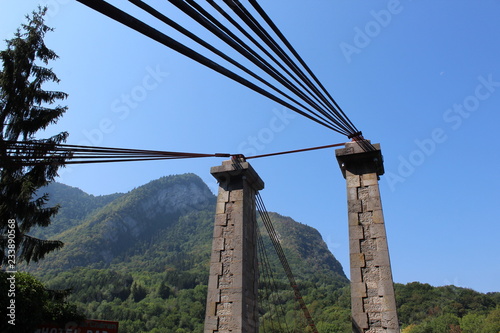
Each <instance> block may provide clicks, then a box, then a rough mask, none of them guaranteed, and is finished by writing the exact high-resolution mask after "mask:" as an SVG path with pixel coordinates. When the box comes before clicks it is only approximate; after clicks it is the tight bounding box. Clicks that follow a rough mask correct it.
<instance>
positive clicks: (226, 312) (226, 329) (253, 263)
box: [204, 158, 264, 333]
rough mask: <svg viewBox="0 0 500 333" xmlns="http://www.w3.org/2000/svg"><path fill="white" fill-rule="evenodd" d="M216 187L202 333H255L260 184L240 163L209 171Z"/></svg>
mask: <svg viewBox="0 0 500 333" xmlns="http://www.w3.org/2000/svg"><path fill="white" fill-rule="evenodd" d="M210 172H211V174H212V175H213V176H214V177H215V178H216V179H217V181H218V182H219V193H218V196H217V206H216V212H215V223H214V233H213V241H212V253H211V259H210V275H209V279H208V294H207V308H206V315H205V327H204V333H258V330H259V328H258V326H259V325H258V323H259V319H258V307H257V297H258V277H259V272H258V268H257V225H256V223H257V220H256V209H255V195H256V194H257V191H259V190H261V189H263V188H264V182H263V181H262V180H261V179H260V177H259V175H258V174H257V173H256V172H255V170H254V169H253V168H252V166H251V165H250V164H249V163H248V162H246V161H245V160H244V159H242V158H238V159H233V160H229V161H224V162H223V163H222V165H221V166H216V167H212V168H211V170H210Z"/></svg>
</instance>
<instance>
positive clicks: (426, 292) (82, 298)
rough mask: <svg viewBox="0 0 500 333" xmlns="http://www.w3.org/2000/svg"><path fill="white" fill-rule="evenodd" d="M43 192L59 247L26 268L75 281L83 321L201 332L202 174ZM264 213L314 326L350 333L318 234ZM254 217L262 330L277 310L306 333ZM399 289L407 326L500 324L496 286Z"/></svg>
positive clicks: (341, 283) (56, 280)
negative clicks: (261, 251) (121, 190)
mask: <svg viewBox="0 0 500 333" xmlns="http://www.w3.org/2000/svg"><path fill="white" fill-rule="evenodd" d="M41 193H49V194H50V196H51V201H50V204H51V205H54V204H59V205H61V209H60V212H59V214H58V215H57V217H56V218H55V219H54V221H53V223H52V225H51V226H50V227H49V228H45V229H44V230H36V231H35V232H36V233H38V234H39V235H43V236H45V237H50V238H51V239H59V240H62V241H63V242H64V243H65V246H64V248H63V249H62V250H60V251H58V252H55V253H51V254H50V255H48V256H47V257H46V258H45V259H44V260H43V261H41V262H40V263H39V264H37V265H32V264H30V266H29V267H24V268H25V269H27V270H29V272H31V273H33V274H34V275H35V276H37V277H39V278H40V279H41V280H42V281H43V282H44V283H45V284H46V285H47V287H49V288H51V289H68V288H71V289H72V294H71V295H70V296H69V298H68V301H70V302H72V303H74V304H76V305H77V306H78V307H79V308H80V309H81V310H82V311H83V312H84V313H85V314H86V316H87V317H88V318H92V319H104V320H117V321H119V322H120V333H139V332H147V333H160V332H175V333H187V332H200V333H201V332H202V331H203V319H204V314H205V299H206V292H207V280H208V263H209V257H210V249H211V240H212V232H213V230H212V228H213V223H214V212H215V201H216V197H215V195H214V194H212V193H211V191H210V190H209V189H208V187H207V186H206V184H204V183H203V181H202V180H201V179H200V178H199V177H197V176H196V175H193V174H184V175H178V176H168V177H163V178H160V179H158V180H155V181H152V182H150V183H148V184H146V185H143V186H141V187H139V188H136V189H134V190H132V191H130V192H128V193H126V194H112V195H108V196H92V195H89V194H86V193H84V192H83V191H81V190H79V189H76V188H72V187H69V186H66V185H63V184H58V183H54V184H51V185H50V186H48V187H47V188H44V189H43V191H41ZM270 217H271V220H272V221H273V224H274V227H275V229H276V232H277V233H278V235H279V239H280V242H281V245H282V247H283V250H284V252H285V254H286V257H287V259H288V261H289V263H290V266H291V268H292V271H293V272H294V274H295V276H296V280H297V282H298V284H299V286H300V288H301V291H302V294H303V298H304V301H305V302H306V304H307V305H308V307H309V310H310V312H311V314H312V315H313V318H314V320H315V321H316V324H317V327H318V330H319V332H321V333H330V332H346V333H347V332H351V324H350V309H349V308H350V289H349V285H348V280H347V278H346V276H345V274H344V272H343V270H342V267H341V265H340V263H339V262H338V261H337V260H336V259H335V257H334V256H333V255H332V253H331V252H330V251H329V250H328V248H327V246H326V244H325V243H324V241H323V240H322V238H321V235H320V234H319V233H318V231H317V230H315V229H313V228H311V227H309V226H307V225H305V224H301V223H298V222H296V221H294V220H293V219H291V218H290V217H285V216H281V215H279V214H277V213H270ZM259 224H260V227H259V229H260V232H261V234H262V237H263V241H264V244H266V250H267V253H268V254H269V261H270V263H271V267H272V270H273V276H274V284H273V286H272V287H273V288H268V287H270V286H271V284H270V282H269V281H268V280H263V281H260V282H259V286H260V288H261V290H262V293H261V296H262V298H261V299H260V307H261V310H260V312H261V328H262V329H261V331H262V332H281V331H280V330H279V328H277V327H275V326H276V323H277V322H278V317H277V316H278V314H279V313H280V312H281V313H283V316H284V318H283V320H282V322H283V323H286V324H287V326H288V327H289V330H288V331H293V332H309V331H308V328H307V323H306V322H305V320H304V319H302V318H303V316H302V314H301V310H300V309H299V308H298V305H297V304H296V302H295V299H294V294H293V291H292V290H291V289H290V287H289V284H288V281H287V280H286V277H285V274H284V272H283V270H282V269H281V268H280V267H281V266H280V263H279V260H278V258H277V256H276V255H275V254H273V253H274V252H273V249H272V246H271V244H270V240H269V238H268V236H266V233H265V228H264V227H263V226H262V223H260V222H259ZM269 290H270V291H269ZM395 290H396V297H397V304H398V312H399V316H400V321H401V322H402V325H403V326H402V327H403V328H405V330H404V332H405V333H421V332H422V333H423V332H462V333H466V332H487V333H498V331H499V330H500V294H499V293H491V294H481V293H478V292H475V291H472V290H470V289H464V288H457V287H453V286H447V287H432V286H429V285H426V284H421V283H417V282H415V283H410V284H408V285H401V284H396V288H395ZM463 328H466V329H463ZM469 328H470V329H469ZM458 329H462V331H458Z"/></svg>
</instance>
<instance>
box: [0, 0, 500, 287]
mask: <svg viewBox="0 0 500 333" xmlns="http://www.w3.org/2000/svg"><path fill="white" fill-rule="evenodd" d="M243 2H245V1H243ZM260 2H261V5H262V6H263V7H264V8H265V9H266V11H267V13H268V14H269V15H270V16H271V17H272V18H273V19H274V20H275V22H276V23H277V25H278V26H279V27H280V28H281V29H282V31H283V32H284V33H285V35H286V36H287V37H288V38H289V40H290V41H291V42H292V44H293V45H294V46H295V47H296V48H297V50H299V52H300V53H301V54H302V56H303V58H304V59H305V60H306V62H307V63H308V64H309V65H310V67H312V68H313V70H314V71H315V72H316V73H317V75H318V76H319V77H320V79H321V80H322V82H323V83H324V84H325V86H326V87H327V88H328V89H329V91H330V92H331V94H332V95H333V96H334V97H335V98H336V100H337V102H338V103H339V104H340V105H341V106H342V108H343V109H344V110H345V111H346V113H347V114H348V115H349V117H350V118H351V119H352V121H353V122H354V124H355V125H356V126H357V127H358V128H359V129H361V130H362V131H363V133H364V135H365V137H366V138H368V139H370V140H372V142H374V143H380V144H381V146H382V152H383V154H384V159H385V169H386V175H384V176H382V178H381V181H380V186H381V192H382V200H383V207H384V213H385V220H386V227H387V232H388V237H389V248H390V254H391V261H392V269H393V275H394V280H395V281H396V282H400V283H407V282H412V281H421V282H426V283H430V284H432V285H435V286H438V285H448V284H454V285H458V286H462V287H468V288H472V289H475V290H478V291H481V292H489V291H500V282H499V281H500V280H499V279H498V277H499V276H500V260H499V254H500V251H499V250H500V247H499V241H498V238H499V235H500V223H499V217H498V203H499V201H500V195H499V193H500V192H499V190H498V189H499V188H500V177H499V176H498V172H499V170H500V158H499V153H498V149H497V148H496V147H494V142H495V140H497V126H498V125H499V124H500V115H499V111H500V65H499V59H500V47H499V32H500V20H498V17H499V14H500V2H498V1H496V0H483V1H465V0H458V1H430V0H418V1H417V0H413V1H411V0H400V1H395V0H390V1H389V0H384V1H378V0H377V1H349V2H348V1H327V0H310V1H303V0H302V1H299V0H286V1H284V0H273V1H260ZM37 3H38V2H37V1H32V0H24V1H13V0H8V1H6V0H3V1H2V2H1V3H0V22H1V23H0V37H1V39H2V40H3V39H6V38H10V37H11V36H12V34H13V32H14V31H15V29H16V27H18V26H19V24H20V23H21V22H23V16H24V14H26V13H28V12H30V11H32V10H33V9H34V8H36V6H37ZM41 3H42V4H44V3H46V4H48V5H49V9H50V11H49V17H48V19H47V23H48V24H49V25H50V26H52V27H55V28H56V30H55V32H53V33H50V34H48V35H47V38H46V42H47V44H48V45H49V47H51V48H52V49H53V50H55V51H56V52H57V53H58V55H59V56H60V59H59V60H58V61H56V62H53V63H52V64H51V66H52V67H53V68H54V71H55V72H56V73H57V74H58V75H59V77H60V79H61V83H60V85H59V86H58V87H57V88H58V89H60V90H62V91H65V92H67V93H69V96H70V97H69V99H68V100H67V105H68V106H69V111H68V112H67V113H66V115H65V116H64V117H63V118H62V119H61V120H60V122H59V123H58V125H57V126H53V127H52V128H51V129H50V130H49V132H51V133H55V132H57V131H61V130H66V131H69V132H70V138H69V140H68V143H71V144H91V145H101V146H109V147H125V148H144V149H158V150H169V151H186V152H203V153H215V152H228V153H245V154H247V155H251V154H252V153H253V152H256V153H259V154H264V153H271V152H276V151H284V150H290V149H298V148H305V147H312V146H320V145H327V144H333V143H339V142H344V141H345V140H346V138H344V137H343V136H341V135H340V134H337V133H335V132H332V131H330V130H328V129H326V128H323V127H321V126H320V125H317V124H316V123H314V122H312V121H310V120H308V119H306V118H304V117H301V116H299V115H297V116H295V115H294V114H293V113H292V112H291V111H287V110H284V109H283V108H282V107H281V106H279V105H277V104H276V103H275V102H272V101H270V100H267V99H266V98H264V97H261V96H260V95H257V94H256V93H254V92H252V91H250V90H248V89H247V88H244V87H242V86H239V85H237V84H235V83H234V82H232V81H230V80H229V79H226V78H224V77H222V76H220V75H219V74H217V73H214V72H212V71H211V70H209V69H206V68H204V67H202V66H201V65H199V64H197V63H194V62H193V61H191V60H189V59H186V58H184V57H183V56H180V55H178V54H176V53H175V52H174V51H172V50H170V49H167V48H166V47H164V46H162V45H159V44H157V43H156V42H154V41H151V40H149V39H148V38H146V37H144V36H141V35H139V34H138V33H136V32H134V31H132V30H130V29H128V28H126V27H124V26H122V25H120V24H118V23H116V22H114V21H112V20H110V19H108V18H106V17H104V16H102V15H101V14H98V13H96V12H94V11H92V10H91V9H89V8H87V7H85V6H83V5H81V4H80V3H77V2H76V1H74V0H49V1H42V2H41ZM114 3H120V2H118V1H114ZM120 6H122V8H128V9H131V10H133V12H134V13H137V15H138V16H139V17H141V18H143V19H146V17H145V16H144V15H142V13H139V12H138V11H137V10H135V9H133V8H132V7H131V5H129V4H127V3H126V2H125V4H123V5H120ZM161 6H163V7H162V8H165V12H167V13H169V15H171V17H173V18H176V19H178V20H179V21H180V23H182V24H184V25H185V26H186V27H189V28H192V29H193V30H194V31H196V32H199V33H200V35H201V36H206V35H204V34H203V32H202V31H201V30H200V29H198V28H196V26H195V24H194V22H191V21H189V20H187V19H185V18H183V17H182V16H181V15H179V13H178V12H177V11H176V10H174V9H172V8H171V7H169V5H168V4H167V2H166V1H163V2H162V3H161ZM148 22H150V23H151V24H153V25H154V26H156V27H161V25H158V24H157V23H156V22H153V21H152V20H148ZM166 31H170V30H168V29H167V30H166ZM172 36H174V37H175V36H177V35H176V34H175V33H172ZM205 38H207V40H209V41H212V39H211V38H210V37H205ZM214 43H215V41H214ZM189 45H192V44H191V43H189ZM2 48H3V45H2ZM221 162H222V161H221V160H220V159H215V158H214V159H206V160H204V159H199V160H185V161H175V160H174V161H163V162H135V163H128V164H125V163H122V164H109V165H92V166H88V165H84V166H76V167H70V168H67V170H66V171H64V172H63V173H62V174H61V177H60V179H59V180H60V181H61V182H63V183H66V184H68V185H72V186H77V187H80V188H81V189H83V190H85V191H86V192H88V193H91V194H96V195H97V194H108V193H113V192H126V191H129V190H131V189H133V188H134V187H137V186H140V185H142V184H144V183H146V182H148V181H150V180H153V179H157V178H159V177H161V176H165V175H171V174H179V173H185V172H194V173H196V174H198V175H199V176H201V177H202V178H203V179H204V181H205V182H206V183H207V184H208V185H209V186H210V188H211V189H212V190H213V191H216V189H217V185H216V183H215V180H214V179H213V178H212V176H211V175H210V172H209V169H210V167H211V166H214V165H219V164H220V163H221ZM251 163H252V165H253V166H254V168H255V169H256V170H257V172H258V173H259V174H260V176H261V177H262V178H263V180H264V181H265V183H266V188H265V189H264V190H263V191H262V196H263V199H264V201H265V202H266V205H267V208H268V209H269V210H270V211H276V212H279V213H281V214H283V215H288V216H291V217H293V218H294V219H295V220H297V221H300V222H302V223H305V224H308V225H310V226H313V227H315V228H317V229H318V230H319V231H320V232H321V234H322V235H323V238H324V240H325V242H326V243H327V244H328V246H329V248H330V249H331V251H332V252H333V253H334V255H335V256H336V257H337V258H338V259H339V260H340V261H341V263H342V265H343V266H344V270H345V271H346V273H348V271H349V269H348V267H349V261H348V251H349V249H348V236H347V212H346V195H345V183H344V179H343V178H342V175H341V173H340V170H339V168H338V165H337V162H336V160H335V157H334V150H333V149H329V150H323V151H317V152H309V153H301V154H295V155H289V156H281V157H270V158H267V159H261V160H253V161H252V162H251Z"/></svg>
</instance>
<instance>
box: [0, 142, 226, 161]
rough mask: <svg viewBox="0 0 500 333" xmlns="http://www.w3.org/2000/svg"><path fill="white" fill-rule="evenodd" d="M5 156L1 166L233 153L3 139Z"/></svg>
mask: <svg viewBox="0 0 500 333" xmlns="http://www.w3.org/2000/svg"><path fill="white" fill-rule="evenodd" d="M0 145H1V146H2V151H4V152H5V153H6V156H5V157H4V158H2V161H1V162H0V166H2V167H3V166H7V165H16V166H34V165H48V164H87V163H110V162H129V161H154V160H166V159H183V158H200V157H230V156H231V154H223V153H215V154H201V153H186V152H171V151H158V150H143V149H126V148H109V147H93V146H80V145H66V144H52V143H46V142H39V141H1V142H0Z"/></svg>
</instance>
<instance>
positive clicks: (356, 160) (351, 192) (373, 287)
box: [335, 141, 400, 333]
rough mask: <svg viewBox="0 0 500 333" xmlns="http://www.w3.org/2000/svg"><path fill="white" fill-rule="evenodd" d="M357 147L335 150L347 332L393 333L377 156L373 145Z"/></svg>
mask: <svg viewBox="0 0 500 333" xmlns="http://www.w3.org/2000/svg"><path fill="white" fill-rule="evenodd" d="M360 143H361V142H359V141H358V142H349V143H346V145H345V148H343V149H337V150H336V151H335V153H336V156H337V160H338V162H339V165H340V168H341V170H342V174H343V175H344V178H345V179H346V183H347V205H348V219H349V252H350V266H351V311H352V324H353V332H355V333H358V332H363V333H364V332H369V333H382V332H384V333H399V332H400V329H399V322H398V316H397V313H396V298H395V296H394V286H393V280H392V272H391V264H390V261H389V250H388V247H387V236H386V231H385V224H384V216H383V213H382V204H381V200H380V192H379V186H378V179H379V176H380V175H382V174H384V166H383V161H382V154H381V151H380V145H379V144H375V145H373V146H372V147H373V148H374V150H371V151H365V150H364V149H363V148H362V146H361V145H360ZM364 143H365V144H366V143H368V144H369V142H368V141H366V142H364Z"/></svg>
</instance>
